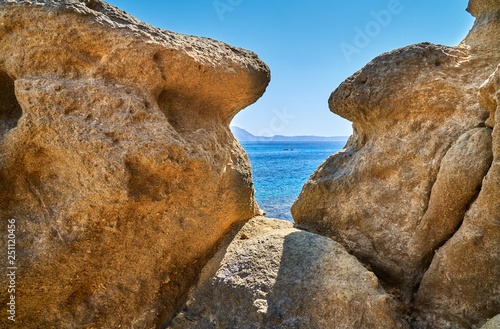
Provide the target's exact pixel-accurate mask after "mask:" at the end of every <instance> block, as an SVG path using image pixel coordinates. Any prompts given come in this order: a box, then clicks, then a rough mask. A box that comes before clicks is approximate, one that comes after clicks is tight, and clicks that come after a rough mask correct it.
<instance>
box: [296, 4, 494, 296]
mask: <svg viewBox="0 0 500 329" xmlns="http://www.w3.org/2000/svg"><path fill="white" fill-rule="evenodd" d="M495 3H496V1H495ZM472 5H473V6H477V5H478V3H476V4H472ZM477 8H479V7H477ZM488 8H490V7H488ZM494 8H496V9H495V10H497V9H498V6H496V7H494ZM490 9H491V8H490ZM478 10H479V9H478ZM480 12H481V13H483V12H486V11H484V10H482V9H481V10H480ZM491 13H492V11H491V10H490V11H488V12H486V14H484V16H478V18H477V21H476V24H475V25H474V28H473V29H472V30H471V32H470V34H469V36H468V37H467V38H466V39H465V40H464V42H462V43H461V44H460V45H459V46H457V47H446V46H441V45H434V44H429V43H422V44H417V45H412V46H408V47H405V48H402V49H398V50H395V51H392V52H389V53H386V54H383V55H381V56H379V57H377V58H375V59H374V60H373V61H372V62H370V63H369V64H367V65H366V66H365V67H364V68H363V69H361V70H360V71H359V72H357V73H355V74H354V75H353V76H352V77H350V78H348V79H347V80H346V81H345V82H343V83H342V84H341V85H340V86H339V88H337V89H336V90H335V91H334V92H333V93H332V95H331V97H330V100H329V105H330V109H331V110H332V111H333V112H334V113H337V114H339V115H340V116H342V117H344V118H346V119H348V120H351V121H352V122H353V123H354V124H353V128H354V134H353V136H352V137H351V138H350V140H349V141H348V143H347V145H346V147H345V148H344V149H343V150H342V151H340V152H339V153H337V154H335V155H333V156H331V157H330V158H328V159H327V160H326V162H325V163H324V164H322V165H321V166H320V167H319V168H318V169H317V170H316V172H315V173H314V174H313V175H312V176H311V178H310V179H309V181H308V182H307V183H306V185H305V186H304V188H303V190H302V193H301V194H300V196H299V198H298V199H297V200H296V202H295V204H294V205H293V207H292V214H293V216H294V219H295V220H296V222H297V223H299V224H301V225H304V226H305V227H307V228H308V229H310V230H312V231H314V232H317V233H320V234H323V235H326V236H329V237H332V238H334V239H336V240H337V241H339V242H341V243H342V244H343V245H344V246H346V247H347V248H348V249H349V250H350V251H352V253H353V254H354V255H356V256H357V257H358V258H359V259H361V260H362V261H364V262H365V263H368V264H369V265H370V266H371V267H372V268H373V270H374V272H375V273H376V274H377V275H378V276H379V278H381V279H382V280H383V281H384V282H385V283H386V284H387V285H388V286H390V287H394V288H396V289H399V290H401V294H402V298H403V300H404V301H406V302H410V301H411V299H412V296H413V293H414V289H416V288H417V287H418V284H419V282H420V280H421V277H422V275H423V273H424V272H425V271H426V269H427V268H428V266H429V263H430V262H431V260H432V258H433V256H434V251H435V250H437V249H438V248H439V247H440V246H442V245H443V244H444V243H445V242H446V241H447V240H448V239H449V238H450V237H451V236H452V235H453V234H454V233H455V232H456V231H457V230H458V228H459V227H460V224H461V222H462V221H463V218H464V215H465V212H466V211H467V209H468V208H469V207H470V204H471V203H472V202H473V201H474V200H475V198H476V197H477V195H478V192H479V189H480V188H481V185H482V181H483V178H484V176H485V175H486V173H487V172H488V170H489V168H490V165H491V161H492V150H491V128H489V127H486V125H485V121H486V119H487V118H488V115H489V113H488V111H487V110H485V109H484V108H483V107H481V106H480V105H479V102H478V98H477V94H478V91H479V87H480V86H481V84H482V83H483V82H484V81H485V79H487V77H488V76H489V75H490V74H491V72H492V71H494V69H495V68H496V65H497V64H498V63H499V62H500V52H498V47H499V45H500V42H499V40H500V39H498V38H497V36H498V34H499V32H500V28H499V26H500V21H499V20H498V17H499V16H498V15H494V14H491Z"/></svg>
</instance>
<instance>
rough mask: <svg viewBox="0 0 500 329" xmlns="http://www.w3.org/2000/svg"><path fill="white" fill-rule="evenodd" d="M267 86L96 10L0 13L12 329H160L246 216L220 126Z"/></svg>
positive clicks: (246, 68)
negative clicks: (11, 224)
mask: <svg viewBox="0 0 500 329" xmlns="http://www.w3.org/2000/svg"><path fill="white" fill-rule="evenodd" d="M268 82H269V69H268V68H267V66H266V65H265V64H264V63H263V62H262V61H260V59H259V58H258V57H257V56H256V55H255V54H253V53H251V52H249V51H246V50H243V49H239V48H235V47H231V46H228V45H226V44H224V43H221V42H217V41H214V40H211V39H206V38H198V37H192V36H185V35H180V34H175V33H172V32H168V31H164V30H160V29H157V28H154V27H152V26H149V25H147V24H145V23H143V22H140V21H138V20H137V19H135V18H133V17H131V16H129V15H128V14H126V13H124V12H123V11H121V10H119V9H117V8H115V7H113V6H111V5H109V4H107V3H105V2H101V1H97V0H88V1H70V0H64V1H49V0H47V1H39V0H38V1H27V0H23V1H21V0H19V1H17V0H16V1H13V0H7V1H2V2H1V3H0V97H1V101H0V218H1V221H2V226H1V230H2V232H7V219H15V221H16V227H15V234H16V255H17V258H16V263H15V265H16V266H17V268H18V270H17V272H16V283H17V287H16V288H17V289H16V294H17V296H18V299H19V301H20V302H19V304H18V306H17V309H16V311H17V313H16V322H15V325H17V326H18V327H20V328H28V327H30V328H35V327H36V328H47V327H50V328H52V327H54V328H82V327H88V328H118V327H120V326H121V327H129V328H130V327H133V328H152V327H155V326H162V325H164V324H165V323H167V322H168V321H169V320H170V318H171V316H172V315H173V314H174V311H176V310H177V308H178V306H179V305H181V304H182V301H183V297H184V296H185V294H186V293H187V291H188V289H189V287H190V286H191V285H192V284H193V283H194V282H195V280H196V277H197V275H198V274H199V272H200V271H201V268H202V267H203V266H204V264H205V262H206V261H207V260H208V259H209V258H210V257H211V256H212V255H213V252H214V250H215V248H216V246H217V244H218V242H219V241H220V240H221V239H222V237H224V236H225V234H226V233H227V232H229V230H230V229H231V227H232V226H233V225H237V224H240V223H243V222H244V221H245V220H247V219H249V218H251V217H253V216H255V215H258V214H260V209H259V207H258V205H257V204H256V202H255V200H254V197H253V193H254V191H253V186H252V179H251V169H250V164H249V161H248V158H247V156H246V154H245V152H244V151H243V149H242V148H241V146H240V145H239V144H238V142H237V141H236V140H235V139H234V138H233V136H232V134H231V133H230V131H229V123H230V121H231V119H232V117H233V116H234V115H235V114H236V113H237V112H238V111H240V110H241V109H242V108H244V107H246V106H248V105H249V104H251V103H253V102H255V101H256V100H257V99H258V98H259V97H260V96H261V95H262V93H263V92H264V90H265V88H266V86H267V84H268ZM0 249H2V250H7V240H6V239H4V238H2V239H1V245H0ZM4 284H5V281H4V280H2V285H3V286H2V291H6V289H5V286H4ZM5 296H6V295H5V294H4V295H3V297H2V298H4V299H2V304H3V305H4V306H3V308H2V309H3V310H4V311H3V313H5V307H6V306H5V305H6V301H7V299H5V298H9V296H7V297H5ZM21 301H22V302H21ZM6 321H8V320H7V319H6V317H5V316H2V317H1V318H0V323H2V324H3V326H5V325H6ZM10 324H11V323H10V322H9V325H10Z"/></svg>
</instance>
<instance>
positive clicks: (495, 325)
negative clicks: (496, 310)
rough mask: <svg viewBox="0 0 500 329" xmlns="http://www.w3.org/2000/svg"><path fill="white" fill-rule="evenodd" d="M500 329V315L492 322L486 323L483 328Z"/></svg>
mask: <svg viewBox="0 0 500 329" xmlns="http://www.w3.org/2000/svg"><path fill="white" fill-rule="evenodd" d="M498 328H500V314H499V315H497V316H495V317H494V318H493V319H491V320H490V321H488V322H486V324H485V325H484V326H482V327H481V329H498Z"/></svg>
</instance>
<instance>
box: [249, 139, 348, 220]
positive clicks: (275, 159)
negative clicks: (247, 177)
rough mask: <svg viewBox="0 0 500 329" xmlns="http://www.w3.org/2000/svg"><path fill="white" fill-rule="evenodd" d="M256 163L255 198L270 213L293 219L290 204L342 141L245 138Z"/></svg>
mask: <svg viewBox="0 0 500 329" xmlns="http://www.w3.org/2000/svg"><path fill="white" fill-rule="evenodd" d="M241 145H242V146H243V147H244V148H245V150H246V151H247V153H248V157H249V158H250V162H251V163H252V172H253V182H254V186H255V198H256V199H257V202H258V203H259V205H260V207H261V208H262V209H263V210H264V211H265V212H266V216H267V217H272V218H281V219H286V220H290V221H293V219H292V214H291V213H290V207H291V206H292V204H293V202H294V201H295V199H296V198H297V197H298V196H299V194H300V191H301V190H302V186H304V184H305V182H306V181H307V179H308V178H309V176H311V174H312V173H313V172H314V170H316V168H318V166H319V165H320V164H321V163H323V161H325V160H326V158H327V157H328V156H330V155H332V154H334V153H335V152H337V151H339V150H340V149H342V148H343V147H344V145H345V141H340V142H241Z"/></svg>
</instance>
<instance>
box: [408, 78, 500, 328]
mask: <svg viewBox="0 0 500 329" xmlns="http://www.w3.org/2000/svg"><path fill="white" fill-rule="evenodd" d="M499 91H500V70H498V69H497V70H496V71H495V73H494V74H493V75H492V76H491V77H490V78H489V79H488V81H486V83H485V84H484V85H483V88H481V104H482V105H483V106H484V107H485V108H488V109H489V110H490V111H491V118H495V120H490V121H489V122H500V121H499V120H500V111H499V110H498V105H497V104H498V101H499V98H498V96H499V95H500V94H499ZM493 156H494V159H493V164H492V165H491V168H490V169H489V171H488V174H487V175H486V177H485V178H484V182H483V185H482V189H481V192H480V193H479V196H478V198H477V199H476V200H475V202H474V203H473V204H472V206H471V207H470V209H469V211H468V212H467V213H466V215H465V219H464V222H463V224H462V226H461V227H460V229H459V230H458V232H457V233H456V234H455V235H454V236H453V237H452V238H451V239H450V240H449V241H447V242H446V244H445V245H444V246H443V247H442V248H441V249H439V251H438V252H437V254H436V256H435V257H434V260H433V261H432V264H431V266H430V268H429V270H428V271H427V272H426V273H425V275H424V278H423V280H422V282H421V284H420V289H419V291H418V294H417V298H416V305H417V308H418V312H419V317H420V321H421V322H422V323H424V325H423V326H422V327H423V328H447V327H449V326H450V323H451V324H453V328H464V329H465V328H470V327H476V328H479V327H480V326H481V325H482V324H483V323H484V322H485V320H486V319H489V318H491V317H493V316H495V315H496V314H498V313H499V312H500V127H499V126H498V125H495V126H494V128H493Z"/></svg>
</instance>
